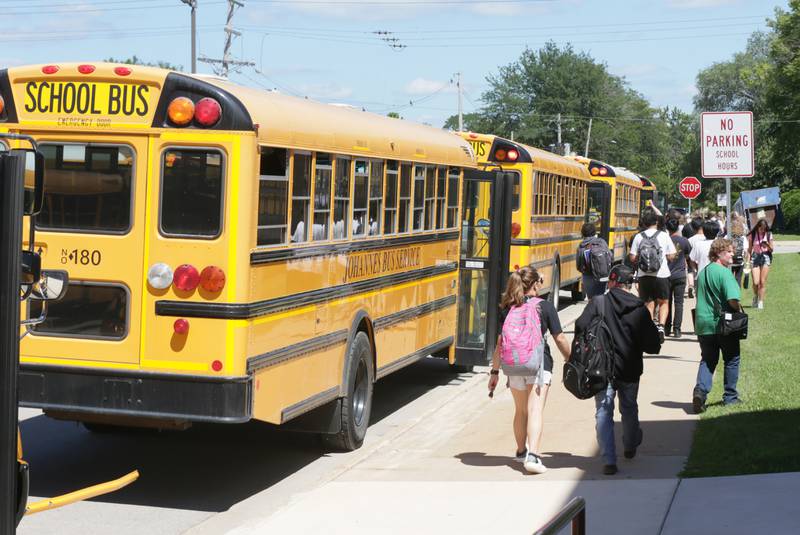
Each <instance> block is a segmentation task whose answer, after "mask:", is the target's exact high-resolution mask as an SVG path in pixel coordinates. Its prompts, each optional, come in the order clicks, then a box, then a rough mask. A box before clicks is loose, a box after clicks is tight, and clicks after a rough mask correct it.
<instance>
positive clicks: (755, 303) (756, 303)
mask: <svg viewBox="0 0 800 535" xmlns="http://www.w3.org/2000/svg"><path fill="white" fill-rule="evenodd" d="M757 306H758V296H757V295H754V296H753V308H756V307H757Z"/></svg>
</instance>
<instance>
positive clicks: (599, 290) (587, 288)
mask: <svg viewBox="0 0 800 535" xmlns="http://www.w3.org/2000/svg"><path fill="white" fill-rule="evenodd" d="M607 284H608V282H606V281H602V282H601V281H599V280H596V279H595V278H594V277H592V276H591V275H584V276H583V280H581V285H582V286H583V291H584V293H585V294H586V297H588V298H589V299H591V298H592V297H597V296H598V295H603V294H604V293H606V285H607Z"/></svg>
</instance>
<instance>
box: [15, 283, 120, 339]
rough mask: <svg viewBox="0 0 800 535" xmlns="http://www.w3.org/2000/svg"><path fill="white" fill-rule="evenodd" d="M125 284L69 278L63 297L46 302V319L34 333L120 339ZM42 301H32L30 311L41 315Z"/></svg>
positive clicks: (32, 313)
mask: <svg viewBox="0 0 800 535" xmlns="http://www.w3.org/2000/svg"><path fill="white" fill-rule="evenodd" d="M128 301H129V292H128V289H127V288H126V287H123V286H117V285H111V284H98V283H88V282H82V281H76V280H71V281H69V286H68V287H67V292H66V294H65V295H64V297H63V298H62V299H61V300H59V301H57V302H53V303H50V304H48V306H47V319H46V320H45V321H44V322H43V323H40V324H39V325H37V326H35V327H34V328H33V331H34V333H35V334H36V335H45V336H46V335H51V336H60V337H66V338H101V339H112V340H122V339H123V338H125V337H126V336H127V334H128ZM41 307H42V305H41V301H31V302H30V309H29V314H30V317H32V318H36V317H39V316H40V315H41Z"/></svg>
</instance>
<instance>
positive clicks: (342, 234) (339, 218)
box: [333, 157, 350, 240]
mask: <svg viewBox="0 0 800 535" xmlns="http://www.w3.org/2000/svg"><path fill="white" fill-rule="evenodd" d="M333 221H334V223H333V239H334V240H343V239H345V238H347V231H348V229H349V221H350V159H349V158H341V157H337V158H336V184H335V185H334V187H333Z"/></svg>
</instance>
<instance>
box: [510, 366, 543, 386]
mask: <svg viewBox="0 0 800 535" xmlns="http://www.w3.org/2000/svg"><path fill="white" fill-rule="evenodd" d="M539 373H541V374H542V382H543V383H544V384H546V385H549V384H550V383H551V382H552V381H553V372H549V371H547V370H539ZM538 378H539V374H538V373H537V374H536V375H511V376H509V378H508V387H509V388H513V389H514V390H527V389H528V385H535V384H536V383H537V379H538Z"/></svg>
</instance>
